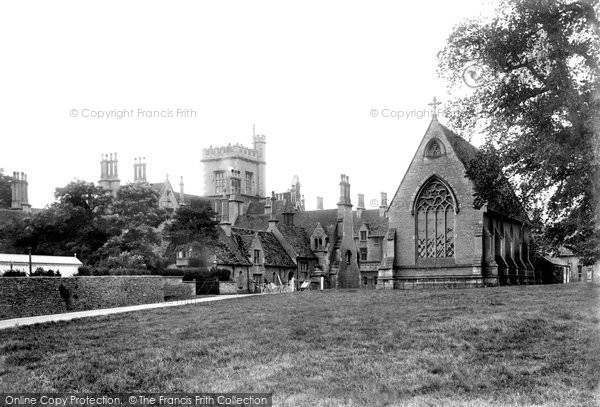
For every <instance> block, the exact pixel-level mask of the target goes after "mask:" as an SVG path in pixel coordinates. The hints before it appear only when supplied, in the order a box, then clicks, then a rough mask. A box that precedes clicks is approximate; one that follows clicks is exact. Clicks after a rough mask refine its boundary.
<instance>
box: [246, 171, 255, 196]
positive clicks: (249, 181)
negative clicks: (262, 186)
mask: <svg viewBox="0 0 600 407" xmlns="http://www.w3.org/2000/svg"><path fill="white" fill-rule="evenodd" d="M253 189H254V173H252V172H250V171H246V194H248V195H251V194H252V190H253Z"/></svg>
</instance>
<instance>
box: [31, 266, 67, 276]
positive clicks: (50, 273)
mask: <svg viewBox="0 0 600 407" xmlns="http://www.w3.org/2000/svg"><path fill="white" fill-rule="evenodd" d="M31 277H60V271H58V270H56V271H54V270H52V269H50V270H48V271H45V270H44V268H43V267H37V268H36V269H35V270H34V271H33V273H31Z"/></svg>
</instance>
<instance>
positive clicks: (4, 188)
mask: <svg viewBox="0 0 600 407" xmlns="http://www.w3.org/2000/svg"><path fill="white" fill-rule="evenodd" d="M11 181H12V177H10V176H8V175H5V174H4V173H3V172H2V170H1V169H0V208H3V209H7V208H10V205H11V204H12V189H11V187H10V183H11Z"/></svg>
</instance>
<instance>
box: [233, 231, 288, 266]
mask: <svg viewBox="0 0 600 407" xmlns="http://www.w3.org/2000/svg"><path fill="white" fill-rule="evenodd" d="M232 236H235V237H236V241H237V243H238V245H239V248H240V251H241V252H243V253H244V254H245V256H246V258H250V256H251V253H250V247H251V246H252V241H253V240H254V238H255V237H256V236H258V239H259V241H260V244H261V245H262V247H263V252H264V261H265V266H274V267H294V268H295V267H296V264H295V263H294V262H293V261H292V259H291V258H290V256H288V254H287V252H286V251H285V249H284V248H283V246H281V244H280V243H279V240H277V238H276V237H275V236H274V235H273V233H271V232H266V231H252V230H243V229H237V228H235V229H234V228H232Z"/></svg>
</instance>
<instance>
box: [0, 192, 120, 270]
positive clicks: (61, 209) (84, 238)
mask: <svg viewBox="0 0 600 407" xmlns="http://www.w3.org/2000/svg"><path fill="white" fill-rule="evenodd" d="M54 195H55V198H56V201H55V202H54V203H52V204H51V205H50V206H49V207H48V208H46V209H44V210H43V211H41V212H39V213H37V214H35V215H33V216H32V217H29V218H25V219H22V220H18V221H15V222H14V223H13V224H12V225H10V227H8V228H6V229H5V230H4V231H3V237H4V240H5V241H6V240H10V241H11V245H12V246H13V247H14V248H15V250H16V251H19V252H25V251H26V250H27V248H28V247H31V248H32V251H33V252H34V253H36V254H48V255H63V256H72V255H73V254H77V257H78V258H79V259H81V260H82V261H83V262H84V263H94V262H96V261H98V252H97V250H98V249H99V248H100V247H102V245H104V243H105V242H106V241H107V239H108V238H109V228H108V223H107V220H106V218H105V215H106V211H107V209H108V207H109V205H110V203H111V201H112V197H111V196H110V193H109V192H108V191H105V190H103V189H102V188H99V187H97V186H95V185H94V184H92V183H86V182H84V181H74V182H71V183H70V184H68V185H67V186H65V187H63V188H57V189H56V192H55V194H54Z"/></svg>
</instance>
